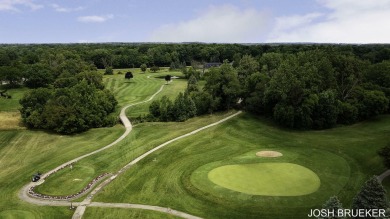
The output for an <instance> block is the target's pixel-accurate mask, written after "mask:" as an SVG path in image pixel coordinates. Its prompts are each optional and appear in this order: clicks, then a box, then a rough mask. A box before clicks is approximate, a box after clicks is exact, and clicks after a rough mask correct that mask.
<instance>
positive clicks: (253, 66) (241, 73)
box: [237, 55, 259, 85]
mask: <svg viewBox="0 0 390 219" xmlns="http://www.w3.org/2000/svg"><path fill="white" fill-rule="evenodd" d="M257 71H259V63H258V62H257V61H256V60H255V59H254V58H253V57H252V56H250V55H245V56H244V57H242V59H241V60H240V64H239V67H238V68H237V74H238V80H239V81H240V83H241V84H242V85H244V84H245V82H246V79H247V78H248V77H249V76H250V75H251V74H254V73H256V72H257Z"/></svg>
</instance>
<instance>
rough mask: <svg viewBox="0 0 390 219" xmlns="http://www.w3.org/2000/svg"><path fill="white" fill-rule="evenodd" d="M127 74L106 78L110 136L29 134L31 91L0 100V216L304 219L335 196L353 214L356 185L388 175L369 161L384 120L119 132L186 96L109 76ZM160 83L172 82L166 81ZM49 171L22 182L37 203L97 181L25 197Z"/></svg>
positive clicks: (196, 122) (374, 158) (157, 125)
mask: <svg viewBox="0 0 390 219" xmlns="http://www.w3.org/2000/svg"><path fill="white" fill-rule="evenodd" d="M128 70H129V69H115V70H114V74H113V75H104V76H103V83H104V85H105V87H106V88H107V89H108V90H110V91H111V92H112V93H113V94H114V96H115V98H116V100H117V101H118V106H117V107H116V109H115V113H116V114H117V115H118V117H119V116H121V117H120V119H121V123H119V122H118V124H116V125H115V126H113V127H104V128H93V129H90V130H88V131H86V132H83V133H80V134H73V135H61V134H54V133H51V132H50V131H47V130H46V131H45V130H30V129H26V128H25V127H24V126H23V125H22V124H21V120H20V113H19V111H18V109H19V108H20V105H19V104H18V99H20V98H21V97H22V96H23V94H24V93H25V92H27V90H28V89H26V88H16V89H12V90H9V91H8V92H9V93H11V94H12V95H13V98H12V99H11V100H7V99H0V118H4V121H7V123H2V124H1V125H0V169H1V172H0V194H1V195H2V196H3V197H2V199H0V218H72V217H73V218H80V217H82V218H91V219H92V218H305V217H306V216H307V214H308V213H309V212H310V209H313V208H321V206H322V205H323V204H324V202H326V201H327V200H328V199H329V197H331V196H334V195H337V196H338V198H339V199H340V201H341V202H342V203H343V206H346V207H348V206H350V205H351V203H352V199H353V197H354V196H355V195H356V193H357V192H358V191H359V190H360V188H361V186H362V185H363V183H364V182H365V181H366V180H367V179H368V178H370V177H371V176H373V175H380V174H381V173H382V172H384V171H385V170H386V168H385V166H384V165H383V164H382V159H381V157H380V156H379V155H378V154H377V151H378V150H379V149H381V148H383V147H384V146H386V144H387V143H388V140H389V137H388V136H389V133H390V116H389V115H380V116H376V117H374V118H372V119H368V120H366V121H363V122H359V123H356V124H353V125H338V126H336V127H334V128H331V129H325V130H293V129H288V128H284V127H281V126H280V125H278V124H276V123H275V122H274V121H272V120H271V119H270V118H268V117H262V116H257V115H254V114H252V113H249V112H245V111H240V110H236V109H230V110H227V111H222V112H216V113H212V114H207V115H202V116H198V117H194V118H190V119H188V120H186V121H184V122H143V123H137V124H135V123H134V124H132V126H131V125H129V126H128V125H126V124H127V123H126V122H125V121H129V122H132V121H134V119H136V118H137V117H140V116H145V115H146V114H148V112H149V105H150V104H151V102H152V100H158V99H161V98H162V97H163V96H167V97H168V98H170V99H172V100H173V99H174V98H176V96H177V95H178V94H179V92H184V91H185V89H186V87H187V79H184V75H183V74H182V73H181V72H179V71H169V72H168V69H166V68H164V69H162V70H160V71H158V72H157V73H151V72H147V73H142V72H141V70H140V69H132V71H133V73H134V78H132V79H131V80H128V79H125V78H124V75H123V74H118V72H126V71H128ZM167 74H170V75H172V76H177V77H178V78H177V79H173V80H172V81H170V82H169V83H168V82H167V81H165V80H164V76H165V75H167ZM200 85H201V86H203V84H200ZM121 112H123V115H124V116H125V118H122V114H121ZM2 121H3V120H2ZM113 142H114V143H113ZM79 158H80V159H79ZM72 160H74V162H71V163H69V162H70V161H72ZM64 164H66V165H64ZM61 166H63V167H62V168H59V167H61ZM52 170H56V171H53V173H51V174H48V175H47V176H46V175H44V176H45V177H43V178H44V179H41V180H40V181H39V182H38V183H37V184H33V183H31V185H34V188H33V190H34V192H35V193H37V194H42V195H45V196H48V197H54V196H58V197H65V196H70V195H73V194H76V193H78V192H80V191H82V190H83V189H84V188H85V187H86V186H87V185H88V184H89V183H91V181H93V180H94V179H95V178H97V177H98V176H103V175H104V176H103V177H102V179H101V180H100V181H98V182H96V183H95V184H92V187H91V188H90V189H89V190H88V191H87V192H83V193H81V195H79V196H76V197H74V198H72V199H64V200H59V199H58V200H57V199H56V198H54V199H51V198H43V199H40V198H37V197H33V196H29V195H28V194H27V193H25V192H26V191H27V190H24V189H25V188H26V189H28V188H29V187H28V186H27V187H26V185H30V184H29V183H30V181H31V176H32V175H33V174H35V173H37V172H40V173H43V174H46V173H48V172H49V171H52ZM57 170H58V171H57ZM387 180H388V179H386V180H384V182H383V183H384V186H385V188H389V189H390V183H389V182H388V181H387ZM23 197H28V198H23ZM34 200H35V201H34ZM53 200H55V201H53ZM71 205H72V206H73V207H75V208H74V209H70V206H71Z"/></svg>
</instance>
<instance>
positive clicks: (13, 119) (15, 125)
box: [0, 111, 25, 130]
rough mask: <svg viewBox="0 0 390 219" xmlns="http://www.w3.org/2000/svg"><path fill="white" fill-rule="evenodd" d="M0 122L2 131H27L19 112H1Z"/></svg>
mask: <svg viewBox="0 0 390 219" xmlns="http://www.w3.org/2000/svg"><path fill="white" fill-rule="evenodd" d="M0 121H1V122H0V130H12V129H25V127H24V126H23V124H22V121H21V117H20V112H18V111H9V112H6V111H0Z"/></svg>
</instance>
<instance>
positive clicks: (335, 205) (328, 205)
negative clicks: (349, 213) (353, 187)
mask: <svg viewBox="0 0 390 219" xmlns="http://www.w3.org/2000/svg"><path fill="white" fill-rule="evenodd" d="M322 209H328V210H330V211H333V212H334V215H333V216H329V217H319V219H338V218H341V219H342V218H345V217H343V216H339V215H338V213H337V212H338V210H343V205H342V204H341V202H340V200H339V199H338V198H337V196H332V197H330V198H329V199H328V200H327V201H326V202H325V203H324V204H323V205H322Z"/></svg>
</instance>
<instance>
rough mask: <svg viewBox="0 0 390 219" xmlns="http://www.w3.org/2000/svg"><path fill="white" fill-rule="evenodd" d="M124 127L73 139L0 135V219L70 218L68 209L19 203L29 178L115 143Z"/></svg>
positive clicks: (17, 133) (18, 133)
mask: <svg viewBox="0 0 390 219" xmlns="http://www.w3.org/2000/svg"><path fill="white" fill-rule="evenodd" d="M122 133H123V127H121V126H116V127H112V128H101V129H92V130H90V131H87V132H85V133H83V134H78V135H73V136H62V135H54V134H50V133H46V132H42V131H29V130H8V131H7V130H3V131H0V169H1V171H0V194H1V199H0V218H45V219H46V218H70V217H71V216H72V214H73V211H70V210H69V209H68V208H67V207H50V206H37V205H32V204H29V203H26V202H24V201H22V200H20V199H19V197H18V193H19V191H20V189H21V188H22V187H23V186H24V185H26V184H27V183H28V182H29V181H30V180H31V176H32V175H33V174H34V173H36V172H38V171H40V172H46V171H48V170H51V169H53V168H54V167H56V166H58V165H60V164H62V163H65V162H67V161H69V160H71V159H73V158H75V157H78V156H80V155H83V154H86V153H88V152H90V151H93V150H96V149H98V148H100V147H102V146H104V145H106V144H108V143H110V142H112V141H113V140H114V139H116V138H117V137H118V136H119V135H121V134H122Z"/></svg>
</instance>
